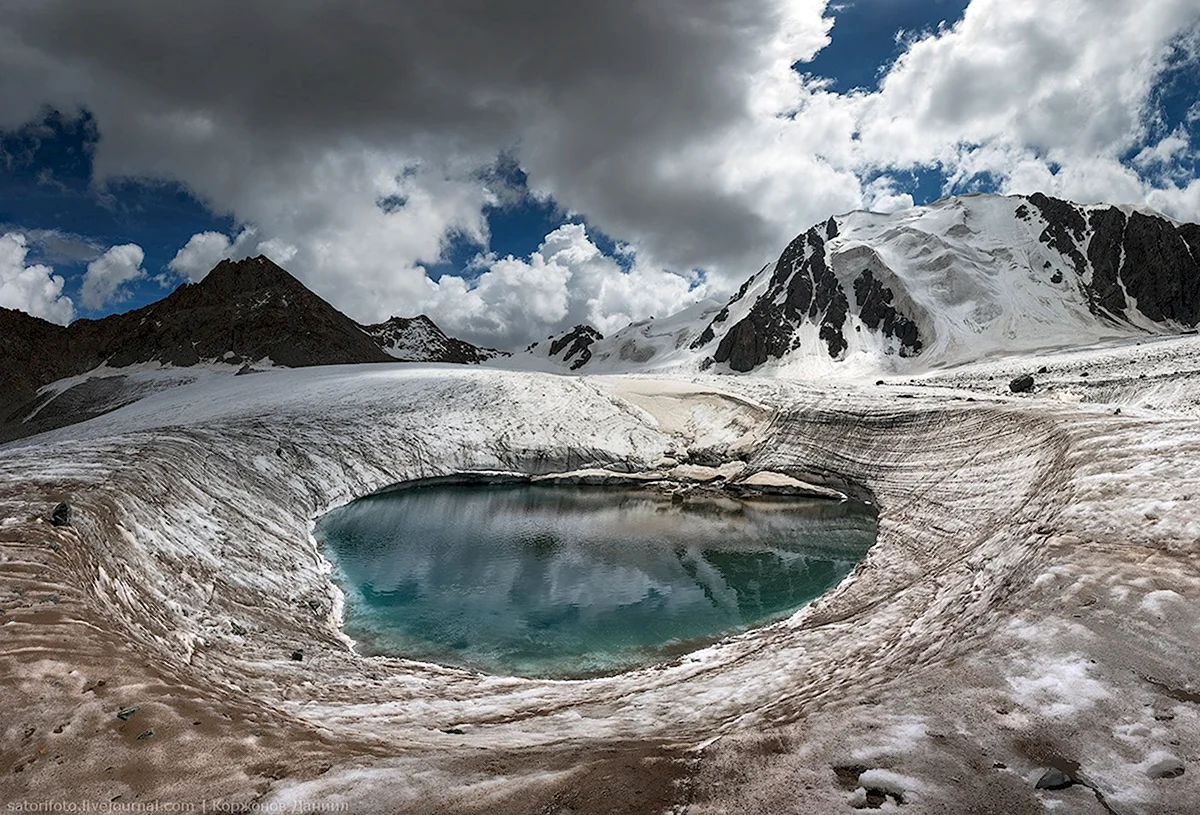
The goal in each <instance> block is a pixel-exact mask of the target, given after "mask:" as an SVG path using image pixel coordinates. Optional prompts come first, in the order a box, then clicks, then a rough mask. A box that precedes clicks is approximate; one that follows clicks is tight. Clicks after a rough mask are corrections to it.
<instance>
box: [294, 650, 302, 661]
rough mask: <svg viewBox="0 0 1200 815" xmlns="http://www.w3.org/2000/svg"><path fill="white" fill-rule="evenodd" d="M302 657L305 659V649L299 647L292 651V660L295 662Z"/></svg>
mask: <svg viewBox="0 0 1200 815" xmlns="http://www.w3.org/2000/svg"><path fill="white" fill-rule="evenodd" d="M302 659H304V652H303V651H301V650H300V649H299V648H297V649H296V650H295V651H292V660H293V661H294V662H299V661H300V660H302Z"/></svg>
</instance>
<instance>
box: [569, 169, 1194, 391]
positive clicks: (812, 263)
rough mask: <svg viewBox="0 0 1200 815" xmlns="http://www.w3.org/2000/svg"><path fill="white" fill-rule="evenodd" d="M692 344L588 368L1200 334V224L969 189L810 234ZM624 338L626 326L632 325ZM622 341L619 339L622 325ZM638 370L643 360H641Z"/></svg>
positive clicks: (733, 366)
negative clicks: (1197, 331)
mask: <svg viewBox="0 0 1200 815" xmlns="http://www.w3.org/2000/svg"><path fill="white" fill-rule="evenodd" d="M677 317H678V315H677V316H676V317H672V318H667V319H668V320H674V321H675V323H676V326H677V330H678V336H684V335H688V334H690V335H691V339H690V341H689V342H688V344H687V347H686V348H675V349H670V348H666V347H664V346H663V344H662V343H657V344H655V343H647V342H645V341H643V340H642V339H641V338H639V337H638V336H636V334H633V333H631V334H630V335H629V336H626V337H623V339H622V340H620V342H622V343H624V347H623V349H622V351H621V353H620V354H618V353H616V348H615V344H616V342H617V341H616V336H617V335H615V334H614V335H613V340H612V341H610V340H598V341H596V342H594V343H592V344H590V346H589V351H590V353H591V359H590V360H588V361H586V362H583V363H581V364H579V365H578V366H576V367H575V368H574V369H575V370H578V371H579V372H580V373H590V372H595V371H601V370H603V371H605V372H620V371H628V370H637V369H638V365H637V364H627V363H628V361H629V360H647V359H650V360H651V361H650V362H648V363H646V364H648V365H650V366H651V367H655V368H658V369H666V368H678V369H694V370H711V371H713V372H721V371H728V372H734V373H746V372H751V371H759V370H764V369H771V370H779V371H781V372H784V371H786V372H790V373H794V374H795V375H803V376H823V375H840V374H846V375H851V374H859V373H866V372H868V371H870V372H874V373H888V372H918V371H920V370H925V369H932V368H938V367H944V366H948V365H957V364H961V363H964V362H969V361H973V360H976V359H979V358H982V357H987V356H992V355H995V354H1004V353H1017V352H1025V351H1036V350H1038V349H1042V348H1055V347H1070V346H1078V345H1083V344H1089V343H1092V342H1096V341H1100V340H1104V339H1111V338H1119V337H1128V336H1137V335H1143V334H1171V333H1180V332H1184V331H1191V330H1194V329H1195V328H1196V327H1197V325H1200V225H1197V224H1188V223H1183V222H1179V221H1175V220H1173V219H1170V218H1167V217H1165V216H1162V215H1158V214H1156V213H1153V212H1151V211H1149V210H1147V209H1145V208H1142V207H1132V206H1119V205H1110V204H1088V205H1081V204H1075V203H1072V202H1069V201H1064V200H1061V199H1056V198H1051V197H1049V196H1046V195H1044V194H1042V193H1035V194H1033V195H1029V196H999V195H989V194H971V195H966V196H957V197H951V198H946V199H942V200H940V201H936V202H934V203H932V204H929V205H926V206H923V207H913V208H911V209H908V210H903V211H900V212H896V213H890V214H883V213H874V212H867V211H856V212H851V213H847V214H845V215H839V216H834V217H831V218H828V219H827V220H825V221H822V222H820V223H818V224H815V225H814V226H812V227H810V228H809V229H807V230H805V231H804V232H801V233H800V234H799V235H798V236H797V237H796V238H795V239H794V240H792V241H791V242H790V243H789V244H788V245H787V247H785V248H784V250H783V252H782V253H781V254H780V255H779V257H778V259H777V260H776V261H775V262H774V263H771V264H767V266H765V267H763V269H762V270H760V271H759V272H758V273H756V274H754V275H751V276H750V277H749V278H748V279H747V280H746V281H745V282H744V283H743V284H742V286H741V287H740V288H739V290H738V291H737V292H736V293H735V294H734V295H733V296H732V297H731V298H730V299H729V300H728V301H727V302H726V303H724V304H723V305H722V306H721V307H720V308H719V309H717V310H716V311H715V313H714V314H712V315H710V316H709V317H708V318H707V319H705V320H703V321H702V324H697V325H690V326H689V325H684V324H681V323H679V321H678V320H677ZM631 329H632V327H631V328H630V329H623V330H622V331H624V332H629V331H631ZM617 333H618V334H620V333H621V332H617ZM638 364H641V363H638Z"/></svg>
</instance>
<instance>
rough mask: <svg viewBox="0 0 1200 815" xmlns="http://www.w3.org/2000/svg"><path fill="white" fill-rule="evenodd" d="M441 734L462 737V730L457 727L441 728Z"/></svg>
mask: <svg viewBox="0 0 1200 815" xmlns="http://www.w3.org/2000/svg"><path fill="white" fill-rule="evenodd" d="M442 732H443V733H445V734H447V735H449V736H461V735H463V731H462V729H461V728H458V727H443V728H442Z"/></svg>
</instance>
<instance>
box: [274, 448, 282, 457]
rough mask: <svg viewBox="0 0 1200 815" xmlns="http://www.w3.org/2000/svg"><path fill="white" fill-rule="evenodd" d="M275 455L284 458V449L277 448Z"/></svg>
mask: <svg viewBox="0 0 1200 815" xmlns="http://www.w3.org/2000/svg"><path fill="white" fill-rule="evenodd" d="M275 455H277V456H279V458H283V448H282V447H276V448H275Z"/></svg>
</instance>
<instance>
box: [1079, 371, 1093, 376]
mask: <svg viewBox="0 0 1200 815" xmlns="http://www.w3.org/2000/svg"><path fill="white" fill-rule="evenodd" d="M1079 375H1080V376H1091V374H1090V373H1088V372H1087V371H1081V372H1080V374H1079Z"/></svg>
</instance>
